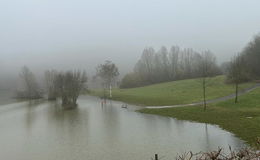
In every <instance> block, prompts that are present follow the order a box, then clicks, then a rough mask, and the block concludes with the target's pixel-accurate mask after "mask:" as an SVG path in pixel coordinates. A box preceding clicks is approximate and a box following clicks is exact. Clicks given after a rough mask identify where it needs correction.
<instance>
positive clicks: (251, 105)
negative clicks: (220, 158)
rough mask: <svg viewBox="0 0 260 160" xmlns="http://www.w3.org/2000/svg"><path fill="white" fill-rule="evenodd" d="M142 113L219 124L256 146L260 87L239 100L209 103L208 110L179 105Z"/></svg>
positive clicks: (258, 128)
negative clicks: (235, 101) (236, 101)
mask: <svg viewBox="0 0 260 160" xmlns="http://www.w3.org/2000/svg"><path fill="white" fill-rule="evenodd" d="M140 112H142V113H149V114H157V115H162V116H170V117H175V118H177V119H181V120H190V121H197V122H203V123H211V124H216V125H219V126H220V127H221V128H223V129H225V130H228V131H230V132H232V133H234V134H235V135H237V136H238V137H240V138H241V139H243V140H245V141H246V142H248V143H249V144H250V145H252V146H255V143H256V139H257V137H260V88H257V89H255V90H254V91H252V92H250V93H247V94H246V95H242V96H240V97H239V102H238V103H237V104H235V103H234V100H233V99H230V100H227V101H224V102H219V103H216V104H210V105H208V108H207V110H206V111H203V107H202V106H193V107H179V108H167V109H143V110H140Z"/></svg>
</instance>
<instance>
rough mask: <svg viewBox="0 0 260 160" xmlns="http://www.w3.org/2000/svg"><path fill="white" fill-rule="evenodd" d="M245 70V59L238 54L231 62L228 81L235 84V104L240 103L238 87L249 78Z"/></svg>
mask: <svg viewBox="0 0 260 160" xmlns="http://www.w3.org/2000/svg"><path fill="white" fill-rule="evenodd" d="M245 70H246V68H245V60H244V57H243V56H242V55H240V54H238V55H237V56H235V57H234V58H233V59H232V60H231V62H230V65H229V68H228V79H229V80H231V81H232V82H233V83H235V95H236V96H235V103H237V102H238V85H239V83H241V82H244V81H245V80H246V79H247V77H248V75H247V72H246V71H245Z"/></svg>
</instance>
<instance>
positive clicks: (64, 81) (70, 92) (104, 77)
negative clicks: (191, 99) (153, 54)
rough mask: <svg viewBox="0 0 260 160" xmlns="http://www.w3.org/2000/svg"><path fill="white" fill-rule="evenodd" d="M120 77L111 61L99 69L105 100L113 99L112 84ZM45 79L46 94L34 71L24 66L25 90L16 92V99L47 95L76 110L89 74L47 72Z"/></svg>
mask: <svg viewBox="0 0 260 160" xmlns="http://www.w3.org/2000/svg"><path fill="white" fill-rule="evenodd" d="M118 75H119V71H118V68H117V67H116V65H115V64H114V63H112V62H111V61H105V63H104V64H100V65H98V67H97V73H96V75H95V78H100V79H101V81H102V86H103V88H104V98H107V97H108V95H107V94H106V93H107V90H109V91H110V92H109V97H112V90H111V88H112V84H113V82H114V81H115V79H116V77H117V76H118ZM44 77H45V82H46V85H45V92H44V91H43V90H42V89H41V88H40V87H39V85H38V83H37V81H36V78H35V76H34V74H33V73H32V71H31V70H30V69H29V68H28V67H26V66H24V67H23V68H22V70H21V73H20V78H21V80H22V82H23V88H22V89H20V90H18V91H17V92H16V98H24V99H39V98H42V97H43V96H44V93H45V94H46V95H47V99H48V100H57V99H58V98H60V99H61V101H62V106H63V107H64V108H75V107H76V106H77V99H78V97H79V95H80V93H81V92H82V91H83V90H86V89H87V84H86V83H87V80H88V78H87V74H86V72H85V71H66V72H62V71H56V70H47V71H46V72H45V74H44Z"/></svg>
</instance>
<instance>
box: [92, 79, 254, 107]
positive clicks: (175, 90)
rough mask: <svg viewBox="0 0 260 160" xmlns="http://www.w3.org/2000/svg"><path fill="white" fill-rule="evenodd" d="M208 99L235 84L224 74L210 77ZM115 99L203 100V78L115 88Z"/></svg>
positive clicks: (164, 102) (151, 101)
mask: <svg viewBox="0 0 260 160" xmlns="http://www.w3.org/2000/svg"><path fill="white" fill-rule="evenodd" d="M252 85H253V83H245V84H242V85H240V89H242V88H247V87H250V86H252ZM206 92H207V99H208V100H209V99H214V98H218V97H223V96H227V95H230V94H232V93H233V92H234V86H233V85H230V84H229V85H228V84H225V77H224V76H217V77H214V78H209V80H208V82H207V91H206ZM91 94H92V95H96V96H101V95H102V94H103V92H102V91H101V90H99V91H98V90H95V91H92V93H91ZM113 99H114V100H119V101H124V102H128V103H132V104H139V105H147V106H163V105H175V104H188V103H192V102H199V101H202V83H201V79H189V80H179V81H173V82H167V83H160V84H155V85H150V86H145V87H139V88H131V89H113Z"/></svg>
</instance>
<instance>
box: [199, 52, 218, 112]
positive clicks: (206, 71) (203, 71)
mask: <svg viewBox="0 0 260 160" xmlns="http://www.w3.org/2000/svg"><path fill="white" fill-rule="evenodd" d="M198 69H199V72H200V76H201V79H202V90H203V106H204V111H205V110H206V108H207V101H206V83H207V78H208V77H212V76H214V75H215V73H216V70H217V69H218V67H217V64H216V57H215V56H214V55H213V54H212V53H211V52H210V51H205V52H203V53H202V54H201V60H200V63H199V68H198Z"/></svg>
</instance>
